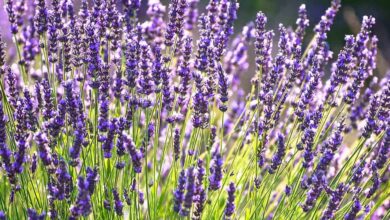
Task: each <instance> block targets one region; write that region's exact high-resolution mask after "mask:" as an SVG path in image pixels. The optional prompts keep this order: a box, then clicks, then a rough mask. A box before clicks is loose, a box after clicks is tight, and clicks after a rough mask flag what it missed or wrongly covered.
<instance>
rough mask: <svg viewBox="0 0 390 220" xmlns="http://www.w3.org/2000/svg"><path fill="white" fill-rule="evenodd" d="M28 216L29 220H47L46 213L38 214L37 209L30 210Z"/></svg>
mask: <svg viewBox="0 0 390 220" xmlns="http://www.w3.org/2000/svg"><path fill="white" fill-rule="evenodd" d="M27 216H28V220H44V219H45V218H46V213H45V212H42V213H41V214H38V212H37V211H35V209H31V208H28V209H27Z"/></svg>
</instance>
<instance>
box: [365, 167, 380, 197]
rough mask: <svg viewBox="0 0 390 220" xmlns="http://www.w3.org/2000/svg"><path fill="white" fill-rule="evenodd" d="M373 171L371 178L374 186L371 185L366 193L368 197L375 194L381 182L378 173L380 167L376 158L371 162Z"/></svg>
mask: <svg viewBox="0 0 390 220" xmlns="http://www.w3.org/2000/svg"><path fill="white" fill-rule="evenodd" d="M371 172H372V178H371V181H372V186H371V187H370V189H369V190H368V192H367V195H366V197H367V198H368V199H369V198H371V197H372V196H373V195H374V194H375V192H376V191H377V190H378V189H379V186H380V184H381V180H380V178H379V173H378V167H377V163H376V161H375V160H374V161H372V162H371Z"/></svg>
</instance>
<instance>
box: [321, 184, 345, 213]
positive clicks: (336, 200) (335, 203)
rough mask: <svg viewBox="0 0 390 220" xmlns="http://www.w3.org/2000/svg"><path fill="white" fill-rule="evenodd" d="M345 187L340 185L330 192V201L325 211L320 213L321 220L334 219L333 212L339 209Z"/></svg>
mask: <svg viewBox="0 0 390 220" xmlns="http://www.w3.org/2000/svg"><path fill="white" fill-rule="evenodd" d="M346 190H347V187H346V186H345V185H344V184H343V183H341V184H339V185H338V186H337V189H336V190H335V191H331V195H330V200H329V203H328V206H327V207H326V209H325V211H324V212H323V213H322V217H321V220H329V219H333V218H334V214H335V212H336V211H337V210H338V209H339V206H340V203H341V201H342V199H343V197H344V194H345V192H346Z"/></svg>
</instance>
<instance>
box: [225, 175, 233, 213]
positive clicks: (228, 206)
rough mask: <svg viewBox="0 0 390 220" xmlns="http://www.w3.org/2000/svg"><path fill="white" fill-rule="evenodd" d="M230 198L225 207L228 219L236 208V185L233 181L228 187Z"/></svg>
mask: <svg viewBox="0 0 390 220" xmlns="http://www.w3.org/2000/svg"><path fill="white" fill-rule="evenodd" d="M227 191H228V199H227V203H226V207H225V217H226V219H229V218H230V217H231V216H232V215H233V214H234V211H235V209H236V206H235V205H234V199H235V195H234V194H235V192H236V187H235V185H234V183H233V182H231V183H230V184H229V188H228V190H227Z"/></svg>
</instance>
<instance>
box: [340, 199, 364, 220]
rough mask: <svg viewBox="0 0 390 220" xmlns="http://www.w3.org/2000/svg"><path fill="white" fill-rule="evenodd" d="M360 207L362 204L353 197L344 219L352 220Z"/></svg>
mask: <svg viewBox="0 0 390 220" xmlns="http://www.w3.org/2000/svg"><path fill="white" fill-rule="evenodd" d="M361 209H362V205H361V203H360V201H359V199H358V198H354V199H353V204H352V208H351V210H350V211H349V212H348V213H347V214H346V215H345V216H344V220H354V219H356V215H357V214H358V212H359V211H360V210H361Z"/></svg>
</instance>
